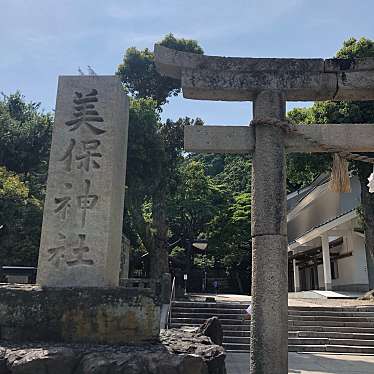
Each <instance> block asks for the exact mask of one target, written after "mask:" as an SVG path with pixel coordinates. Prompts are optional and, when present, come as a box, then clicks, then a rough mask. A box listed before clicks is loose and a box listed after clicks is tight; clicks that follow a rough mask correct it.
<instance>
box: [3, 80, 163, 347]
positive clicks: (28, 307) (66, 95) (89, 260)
mask: <svg viewBox="0 0 374 374" xmlns="http://www.w3.org/2000/svg"><path fill="white" fill-rule="evenodd" d="M128 111H129V107H128V98H127V96H126V95H125V93H124V90H123V87H122V85H121V82H120V80H119V78H118V77H115V76H74V77H73V76H63V77H60V79H59V84H58V93H57V103H56V115H55V123H54V128H53V135H52V147H51V154H50V163H49V172H48V182H47V196H46V200H45V207H44V218H43V228H42V237H41V245H40V254H39V264H38V272H37V285H9V284H2V285H0V339H4V340H12V341H35V340H44V341H54V342H68V343H69V342H74V343H75V342H77V343H93V344H96V343H100V344H119V343H120V344H126V343H132V344H135V343H143V342H149V341H156V340H158V338H159V333H160V309H161V305H163V304H165V301H164V300H162V295H163V294H165V293H167V292H165V291H164V290H163V289H162V285H161V284H160V282H157V281H153V282H149V281H146V280H144V279H143V280H142V282H139V281H138V280H131V279H130V280H126V281H127V282H126V285H124V286H122V287H119V276H120V264H121V238H122V217H123V208H124V192H125V175H126V152H127V132H128Z"/></svg>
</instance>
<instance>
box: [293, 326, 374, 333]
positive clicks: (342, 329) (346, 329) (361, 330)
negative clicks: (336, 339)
mask: <svg viewBox="0 0 374 374" xmlns="http://www.w3.org/2000/svg"><path fill="white" fill-rule="evenodd" d="M288 331H318V332H344V333H358V334H374V328H361V327H356V328H354V327H336V326H305V327H302V326H292V325H291V326H290V325H289V326H288Z"/></svg>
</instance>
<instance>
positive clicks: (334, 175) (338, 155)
mask: <svg viewBox="0 0 374 374" xmlns="http://www.w3.org/2000/svg"><path fill="white" fill-rule="evenodd" d="M251 125H252V126H254V127H256V126H264V125H266V126H278V127H280V128H281V129H282V130H283V131H284V132H285V133H286V134H291V135H296V136H301V137H303V139H304V140H305V141H307V142H309V143H310V144H312V145H316V146H318V147H320V148H322V149H323V150H325V151H326V152H330V153H334V156H333V165H332V168H331V179H330V189H331V191H333V192H350V191H351V186H350V181H349V174H348V162H347V160H352V161H362V162H366V163H369V164H372V165H374V158H373V157H369V156H365V155H361V154H359V153H351V152H347V151H346V150H344V149H342V148H338V147H331V146H330V145H327V144H323V143H320V142H318V141H316V140H315V139H313V138H311V137H309V136H306V135H304V134H302V133H300V132H299V130H298V129H297V125H292V124H291V123H290V122H289V121H286V120H284V121H280V120H275V119H273V118H260V119H255V120H252V121H251Z"/></svg>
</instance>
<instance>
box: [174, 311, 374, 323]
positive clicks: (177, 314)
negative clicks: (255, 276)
mask: <svg viewBox="0 0 374 374" xmlns="http://www.w3.org/2000/svg"><path fill="white" fill-rule="evenodd" d="M233 310H234V309H233ZM245 315H246V312H245V310H242V311H240V310H238V311H237V312H235V313H231V310H230V309H226V310H225V309H223V310H222V312H221V311H219V310H217V309H216V310H212V312H209V310H207V309H204V312H201V311H200V310H195V309H194V310H193V311H189V310H187V309H183V312H181V311H180V310H176V309H173V310H172V318H197V319H201V318H205V319H208V318H211V317H213V316H216V317H219V318H222V317H225V318H226V319H231V318H232V319H243V317H244V316H245ZM288 319H289V320H290V321H297V320H302V321H337V322H371V323H372V324H373V326H374V317H367V316H360V315H358V316H353V317H351V316H340V315H339V316H331V315H327V316H325V315H319V316H309V315H307V316H304V315H293V314H290V315H289V316H288Z"/></svg>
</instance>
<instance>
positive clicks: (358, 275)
mask: <svg viewBox="0 0 374 374" xmlns="http://www.w3.org/2000/svg"><path fill="white" fill-rule="evenodd" d="M351 250H352V256H350V257H345V258H342V259H339V260H338V270H339V278H338V279H333V280H332V285H333V287H334V286H344V285H354V284H367V283H368V275H367V268H366V255H365V242H364V238H360V237H359V236H357V235H355V234H353V235H352V249H351ZM349 251H350V248H347V244H346V243H344V245H343V247H342V249H341V252H340V253H341V254H343V253H346V252H349Z"/></svg>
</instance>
